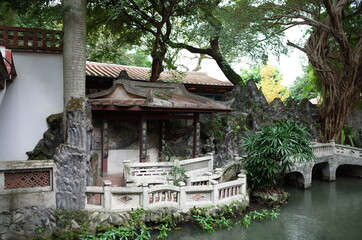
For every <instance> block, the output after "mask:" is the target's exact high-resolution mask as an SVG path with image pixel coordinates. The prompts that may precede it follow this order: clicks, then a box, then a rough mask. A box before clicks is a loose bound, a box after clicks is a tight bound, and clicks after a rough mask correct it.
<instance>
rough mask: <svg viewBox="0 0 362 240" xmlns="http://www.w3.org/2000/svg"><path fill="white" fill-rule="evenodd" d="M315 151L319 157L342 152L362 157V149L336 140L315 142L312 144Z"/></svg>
mask: <svg viewBox="0 0 362 240" xmlns="http://www.w3.org/2000/svg"><path fill="white" fill-rule="evenodd" d="M312 149H313V153H314V154H315V155H316V156H317V157H322V156H329V155H333V154H340V155H345V156H351V157H355V158H362V149H361V148H356V147H352V146H349V145H341V144H335V142H334V141H331V142H330V143H315V144H314V145H313V146H312Z"/></svg>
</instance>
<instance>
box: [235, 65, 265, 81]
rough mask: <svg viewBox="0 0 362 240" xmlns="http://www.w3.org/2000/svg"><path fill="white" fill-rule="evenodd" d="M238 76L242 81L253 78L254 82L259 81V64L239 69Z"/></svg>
mask: <svg viewBox="0 0 362 240" xmlns="http://www.w3.org/2000/svg"><path fill="white" fill-rule="evenodd" d="M240 77H241V78H242V79H243V83H242V84H244V82H245V81H249V80H253V81H254V82H255V83H260V82H261V75H260V66H259V65H254V66H251V67H250V68H244V69H241V73H240Z"/></svg>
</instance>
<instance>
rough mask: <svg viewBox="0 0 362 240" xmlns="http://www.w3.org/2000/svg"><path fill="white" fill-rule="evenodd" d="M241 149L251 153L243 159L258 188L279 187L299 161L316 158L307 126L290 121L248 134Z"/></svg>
mask: <svg viewBox="0 0 362 240" xmlns="http://www.w3.org/2000/svg"><path fill="white" fill-rule="evenodd" d="M241 149H242V150H243V151H245V152H246V153H247V154H248V155H247V157H245V158H244V159H243V161H244V164H245V168H246V171H247V176H248V181H249V184H250V186H251V188H252V189H254V190H258V189H260V190H267V191H268V190H276V189H277V188H278V187H279V184H280V183H281V180H282V177H283V175H284V174H285V173H286V171H287V170H288V169H289V168H290V167H291V166H292V165H293V164H294V163H295V162H305V161H310V160H312V159H314V158H315V156H314V154H313V152H312V148H311V141H310V134H309V132H308V130H307V128H306V127H305V126H303V125H300V124H298V123H296V122H293V121H289V120H282V121H279V122H277V123H276V124H274V125H272V126H268V127H265V128H263V129H262V130H261V131H260V132H254V133H250V134H248V135H246V136H245V137H243V143H242V145H241Z"/></svg>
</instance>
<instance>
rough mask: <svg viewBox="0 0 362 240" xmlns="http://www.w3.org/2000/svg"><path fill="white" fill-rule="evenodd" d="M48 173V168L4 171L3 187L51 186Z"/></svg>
mask: <svg viewBox="0 0 362 240" xmlns="http://www.w3.org/2000/svg"><path fill="white" fill-rule="evenodd" d="M50 173H51V171H50V170H45V171H34V170H32V171H29V172H8V173H4V178H5V189H14V188H30V187H48V186H51V183H50Z"/></svg>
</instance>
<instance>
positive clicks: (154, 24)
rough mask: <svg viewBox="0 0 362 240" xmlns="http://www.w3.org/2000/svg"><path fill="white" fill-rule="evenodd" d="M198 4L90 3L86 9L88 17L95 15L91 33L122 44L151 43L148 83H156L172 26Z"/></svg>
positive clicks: (176, 0)
mask: <svg viewBox="0 0 362 240" xmlns="http://www.w3.org/2000/svg"><path fill="white" fill-rule="evenodd" d="M197 4H199V3H198V1H196V0H192V1H190V0H189V1H186V0H166V1H161V0H152V1H146V0H126V1H111V0H108V1H97V0H93V1H90V3H89V8H90V11H91V15H92V13H95V14H94V15H93V17H92V19H91V20H90V22H91V26H93V27H94V29H98V30H99V29H102V28H106V29H107V30H109V31H111V32H112V33H114V34H117V36H119V37H120V38H122V39H123V42H127V43H132V44H135V43H136V42H137V41H138V42H142V40H144V39H147V40H151V43H147V41H146V45H147V46H148V47H149V49H150V52H151V57H152V67H151V77H150V81H151V82H155V81H157V79H158V78H159V76H160V74H161V72H162V71H163V62H164V61H165V56H166V53H167V51H168V49H167V48H168V47H167V42H168V41H169V40H170V36H171V34H172V27H173V24H174V23H175V22H177V19H178V18H179V17H184V16H187V15H189V14H190V12H192V9H193V8H194V7H195V6H196V5H197Z"/></svg>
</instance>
